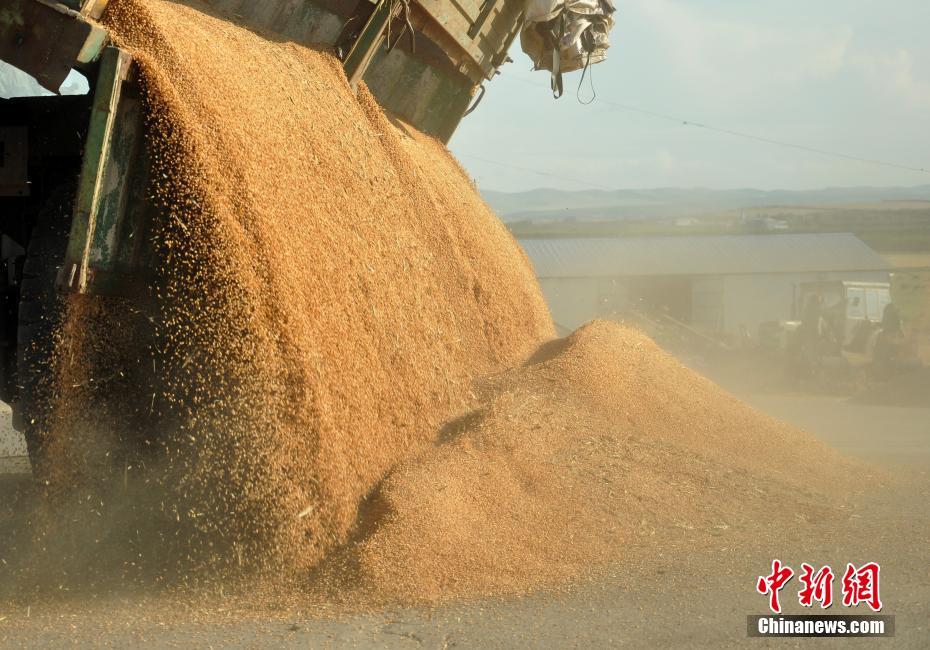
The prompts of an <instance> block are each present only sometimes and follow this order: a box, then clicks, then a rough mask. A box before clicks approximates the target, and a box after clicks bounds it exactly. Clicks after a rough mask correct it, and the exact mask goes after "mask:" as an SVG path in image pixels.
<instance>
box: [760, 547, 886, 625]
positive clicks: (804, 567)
mask: <svg viewBox="0 0 930 650" xmlns="http://www.w3.org/2000/svg"><path fill="white" fill-rule="evenodd" d="M879 571H880V567H879V566H878V564H877V563H875V562H868V563H866V564H863V565H862V566H860V567H858V568H857V567H855V566H854V565H852V564H847V565H846V571H845V572H844V573H843V578H842V580H841V587H842V590H843V606H844V607H858V606H859V605H860V604H863V603H864V604H866V605H868V606H869V607H870V608H871V609H872V611H875V612H879V611H881V609H882V601H881V597H880V596H879V581H878V575H879ZM793 577H794V569H792V568H791V567H788V566H784V565H783V564H782V563H781V562H780V561H779V560H772V572H771V573H769V574H768V575H764V576H759V580H758V582H756V591H757V592H759V593H760V594H762V595H763V596H768V599H769V609H771V610H772V611H773V612H775V613H776V614H781V601H780V594H781V590H782V589H784V588H785V586H787V584H788V583H789V582H790V581H791V579H792V578H793ZM834 577H835V576H834V574H833V569H831V568H830V567H829V566H823V567H820V568H819V569H818V570H816V571H815V570H814V567H812V566H811V565H810V564H807V563H806V562H802V563H801V573H800V575H799V576H798V580H799V581H800V583H801V590H800V591H798V592H797V593H798V602H799V603H800V604H801V605H802V606H803V607H813V606H814V602H817V603H820V608H821V609H829V607H830V606H831V605H833V582H834Z"/></svg>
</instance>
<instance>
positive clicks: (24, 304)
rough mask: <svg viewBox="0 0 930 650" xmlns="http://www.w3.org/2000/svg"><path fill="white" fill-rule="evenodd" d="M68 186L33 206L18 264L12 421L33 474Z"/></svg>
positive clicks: (56, 316)
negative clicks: (34, 214) (34, 215)
mask: <svg viewBox="0 0 930 650" xmlns="http://www.w3.org/2000/svg"><path fill="white" fill-rule="evenodd" d="M73 204H74V185H73V184H72V183H68V184H67V185H63V186H61V187H59V188H57V189H56V190H54V191H53V192H51V193H50V194H49V197H48V199H47V200H46V201H45V203H44V205H43V206H42V209H41V210H40V211H39V214H38V217H37V219H36V223H35V226H34V228H33V231H32V236H31V237H30V239H29V245H28V246H27V248H26V259H25V262H24V265H23V277H22V280H21V282H20V300H19V315H18V328H17V347H18V349H19V354H18V359H17V371H16V372H17V387H18V399H17V402H16V404H15V405H14V422H16V423H17V424H18V425H19V427H20V428H21V430H22V432H23V435H24V437H25V438H26V448H27V449H28V451H29V459H30V461H31V463H32V468H33V473H34V474H35V475H36V476H39V475H40V474H41V472H42V469H41V467H42V459H43V448H44V446H45V436H46V429H47V423H48V421H49V409H50V405H51V403H52V401H53V397H54V392H55V390H56V386H55V384H54V376H53V375H54V373H53V372H52V371H53V368H52V366H53V362H54V360H53V355H54V351H55V335H56V333H57V331H58V328H59V326H60V325H61V322H62V315H63V313H64V309H65V302H64V299H63V298H62V297H61V296H60V295H59V293H58V290H57V288H56V280H57V276H58V270H59V269H60V268H61V267H62V265H63V264H64V259H65V253H66V250H67V247H68V236H69V234H70V230H71V214H72V207H73Z"/></svg>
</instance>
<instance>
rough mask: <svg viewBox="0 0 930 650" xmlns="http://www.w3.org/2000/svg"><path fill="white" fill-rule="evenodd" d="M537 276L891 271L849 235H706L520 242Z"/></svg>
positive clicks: (528, 240) (529, 240)
mask: <svg viewBox="0 0 930 650" xmlns="http://www.w3.org/2000/svg"><path fill="white" fill-rule="evenodd" d="M520 243H521V244H522V245H523V248H524V249H525V250H526V252H527V254H528V255H529V256H530V259H531V260H532V261H533V265H534V266H535V268H536V275H537V277H539V278H596V277H620V276H623V277H630V276H644V275H652V276H655V275H734V274H743V273H796V272H811V273H818V272H834V271H887V270H889V264H888V263H887V262H886V261H885V260H884V259H883V258H882V257H881V256H880V255H879V254H878V253H876V252H875V251H873V250H872V249H871V248H869V247H868V246H867V245H866V244H865V243H863V242H862V240H860V239H859V238H858V237H856V236H855V235H853V234H851V233H817V234H784V235H707V236H700V235H698V236H668V237H627V238H617V239H526V240H522V241H521V242H520Z"/></svg>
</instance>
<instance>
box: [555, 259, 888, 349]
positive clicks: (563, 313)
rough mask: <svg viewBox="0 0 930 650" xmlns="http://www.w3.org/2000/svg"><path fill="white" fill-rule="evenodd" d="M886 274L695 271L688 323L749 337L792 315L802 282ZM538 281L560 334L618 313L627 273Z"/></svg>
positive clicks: (880, 278) (883, 278)
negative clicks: (764, 325) (701, 273)
mask: <svg viewBox="0 0 930 650" xmlns="http://www.w3.org/2000/svg"><path fill="white" fill-rule="evenodd" d="M889 277H890V276H889V274H888V273H887V272H885V271H845V272H833V273H771V274H763V273H758V274H742V275H727V276H695V277H693V278H692V279H691V281H692V307H691V325H692V326H694V327H695V328H696V329H699V330H701V331H704V332H708V333H722V334H725V335H726V336H728V337H732V338H736V337H738V336H739V335H740V332H741V329H743V328H745V331H746V332H747V333H748V334H749V336H750V337H751V338H753V339H755V338H757V336H758V334H759V325H761V324H762V323H764V322H766V321H784V320H789V319H791V318H792V317H793V313H792V309H793V305H794V300H795V288H796V287H797V286H799V285H800V284H801V283H803V282H816V281H823V280H849V281H858V282H888V281H889ZM539 283H540V287H541V288H542V292H543V295H544V296H545V299H546V303H547V304H548V305H549V310H550V311H551V312H552V318H553V320H555V322H556V324H557V326H558V327H559V331H560V333H563V334H564V333H567V332H568V331H571V330H574V329H575V328H577V327H578V326H580V325H582V324H584V323H586V322H588V321H589V320H591V319H593V318H611V317H613V316H621V317H622V315H623V312H624V311H625V310H626V309H628V307H629V304H628V302H629V279H628V278H540V280H539Z"/></svg>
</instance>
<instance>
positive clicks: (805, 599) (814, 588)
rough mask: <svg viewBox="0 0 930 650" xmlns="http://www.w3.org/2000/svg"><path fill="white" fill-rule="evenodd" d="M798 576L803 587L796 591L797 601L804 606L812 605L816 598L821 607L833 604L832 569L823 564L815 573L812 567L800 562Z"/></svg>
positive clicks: (826, 607)
mask: <svg viewBox="0 0 930 650" xmlns="http://www.w3.org/2000/svg"><path fill="white" fill-rule="evenodd" d="M799 578H800V580H801V582H802V583H803V584H804V588H803V589H801V591H799V592H798V602H799V603H801V605H802V606H804V607H812V606H813V605H814V601H815V600H816V601H817V602H819V603H820V608H821V609H829V608H830V605H832V604H833V569H831V568H830V567H829V566H825V567H823V568H821V569H820V571H818V572H817V574H816V575H815V574H814V567H812V566H811V565H810V564H808V563H806V562H802V563H801V575H800V576H799Z"/></svg>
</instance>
